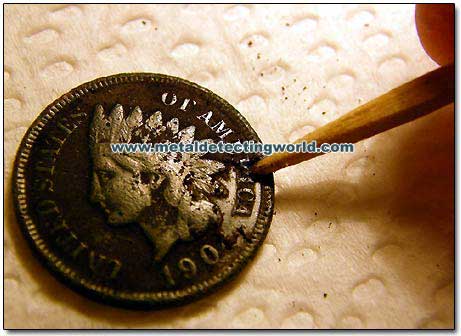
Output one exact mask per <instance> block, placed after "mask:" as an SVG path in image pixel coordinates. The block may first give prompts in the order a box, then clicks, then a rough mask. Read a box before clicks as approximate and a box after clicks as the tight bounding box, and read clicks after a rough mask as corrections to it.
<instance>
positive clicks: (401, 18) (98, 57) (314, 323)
mask: <svg viewBox="0 0 461 336" xmlns="http://www.w3.org/2000/svg"><path fill="white" fill-rule="evenodd" d="M413 13H414V8H413V6H412V5H334V6H333V5H330V6H322V5H286V6H281V5H278V6H271V5H243V4H238V5H198V4H195V5H131V6H130V5H110V6H109V5H89V4H83V5H73V4H72V5H27V6H25V5H12V4H7V5H6V6H5V22H6V24H5V58H4V61H5V70H4V78H5V97H4V109H5V113H4V122H5V124H4V125H5V128H4V137H5V180H4V182H5V201H6V203H5V240H4V242H5V282H4V285H5V288H4V290H5V307H4V308H5V327H7V328H56V327H61V328H171V327H173V328H232V327H235V328H451V327H453V325H454V322H453V309H454V302H453V291H454V290H453V286H454V285H453V282H452V279H453V258H454V251H453V249H452V246H453V227H452V223H453V208H452V206H451V205H452V204H453V195H452V190H451V186H452V181H451V180H450V178H449V175H450V171H448V172H447V173H444V174H442V175H443V176H442V175H441V174H439V173H438V171H439V170H440V169H441V168H440V166H441V165H442V167H445V168H442V169H445V170H447V169H450V167H452V166H453V163H452V162H451V161H450V158H452V152H453V144H452V138H450V136H452V134H450V132H448V131H446V130H449V129H450V127H451V128H452V124H450V118H452V115H453V114H452V113H453V111H452V110H450V109H448V111H441V113H438V115H434V116H428V117H426V118H423V119H421V120H419V121H417V122H415V123H414V124H411V125H406V126H403V127H400V128H398V129H395V130H391V131H389V132H387V133H385V134H381V135H378V136H377V137H374V138H372V139H368V140H366V141H364V142H362V143H361V144H359V145H358V146H357V148H356V152H355V153H353V154H350V155H349V154H334V155H328V156H323V157H319V158H317V159H315V160H312V161H309V162H306V163H302V164H300V165H298V166H295V167H291V168H288V169H286V170H284V171H280V172H278V173H277V174H276V201H275V204H276V215H275V216H274V219H273V223H272V226H271V230H270V232H269V234H268V237H267V239H266V241H265V243H264V244H263V246H262V247H261V249H260V251H259V253H258V255H257V257H256V258H255V260H254V262H252V263H251V264H250V265H249V267H248V268H247V269H246V271H245V272H243V274H241V275H240V276H239V277H238V278H237V279H236V280H235V281H234V282H233V283H232V284H230V285H229V286H227V287H225V288H224V289H223V290H221V291H219V292H217V293H216V294H214V295H212V296H210V297H208V298H205V299H203V300H200V301H198V302H195V303H192V304H190V305H187V306H184V307H180V308H175V309H169V310H166V311H156V312H131V311H124V310H119V309H116V308H112V307H106V306H102V305H99V304H97V303H94V302H91V301H88V300H87V299H85V298H83V297H81V296H80V295H78V294H76V293H74V292H72V291H71V290H69V289H67V288H66V287H64V286H62V285H61V284H60V283H58V282H57V281H56V280H55V279H54V278H53V277H52V276H51V275H49V274H48V273H47V272H46V270H45V269H43V267H42V266H41V265H39V264H38V262H37V261H36V260H35V259H34V258H33V256H32V254H31V252H30V250H29V248H28V246H27V245H26V243H25V242H24V241H23V239H22V238H21V233H20V232H19V229H18V226H17V225H16V221H15V218H14V215H13V211H12V204H11V203H12V202H11V201H10V198H11V192H10V189H11V170H12V166H13V159H14V155H15V151H16V150H17V147H18V145H19V142H20V141H21V138H22V136H23V135H24V133H25V131H26V130H27V127H28V126H29V125H30V123H31V122H32V121H33V120H34V119H35V118H36V116H37V115H38V114H39V113H40V112H41V111H42V110H43V108H44V107H45V106H46V105H47V104H49V103H50V102H52V101H53V100H54V99H56V98H57V97H59V96H60V95H61V94H63V93H65V92H67V91H68V90H69V89H71V88H73V87H76V86H77V85H78V84H80V83H82V82H85V81H89V80H92V79H94V78H97V77H100V76H106V75H110V74H113V73H121V72H135V71H136V72H139V71H143V72H158V73H166V74H169V75H174V76H179V77H183V78H186V79H189V80H192V81H195V82H197V83H199V84H201V85H204V86H206V87H207V88H209V89H211V90H212V91H214V92H216V93H217V94H218V95H220V96H222V97H224V98H225V99H226V100H228V101H229V102H230V103H231V104H233V105H234V106H236V107H237V108H238V109H239V111H240V112H241V113H242V114H243V115H244V116H245V118H247V120H248V121H249V122H250V123H251V125H252V126H253V128H254V129H255V130H256V131H257V132H258V134H259V135H260V137H261V138H262V139H263V141H265V142H286V141H288V140H290V141H291V140H295V139H296V138H299V137H300V136H302V135H304V134H305V133H306V132H310V131H312V130H314V129H316V128H318V127H320V126H321V125H323V124H325V123H327V122H329V121H331V120H334V119H336V118H337V117H339V116H341V115H342V114H344V113H346V112H347V111H348V110H350V109H352V108H354V107H356V106H358V105H360V104H363V103H365V102H367V101H368V100H370V99H372V98H374V97H376V96H378V95H380V94H383V93H384V92H386V91H387V90H389V89H391V88H393V87H395V86H397V85H400V84H402V83H403V82H405V81H407V80H410V79H412V78H415V77H417V76H419V75H422V74H423V73H425V72H427V71H429V70H431V69H433V68H435V64H434V63H433V62H432V61H431V60H430V59H429V58H428V56H427V55H426V54H425V52H424V50H423V49H422V47H421V45H420V44H419V41H418V38H417V35H416V30H415V24H414V19H413ZM450 113H451V114H450ZM450 125H451V126H450ZM434 133H435V135H434ZM427 134H433V136H434V137H436V136H438V138H437V141H430V142H428V141H427V140H426V141H425V140H424V139H426V138H427V137H426V135H427ZM442 145H443V146H442ZM450 146H451V147H450ZM420 162H423V163H424V166H421V163H420ZM445 176H448V177H445ZM435 177H437V178H435ZM428 181H430V182H428ZM415 195H424V198H421V197H416V196H415ZM450 212H451V213H450Z"/></svg>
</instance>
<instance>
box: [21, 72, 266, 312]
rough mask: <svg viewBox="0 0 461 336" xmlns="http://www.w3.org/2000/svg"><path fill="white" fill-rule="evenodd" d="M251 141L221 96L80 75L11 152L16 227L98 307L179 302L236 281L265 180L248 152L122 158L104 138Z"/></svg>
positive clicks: (139, 76)
mask: <svg viewBox="0 0 461 336" xmlns="http://www.w3.org/2000/svg"><path fill="white" fill-rule="evenodd" d="M249 140H253V141H255V142H259V141H260V140H259V138H258V136H257V134H256V133H255V131H254V130H253V129H252V128H251V126H250V125H249V124H248V122H247V121H246V120H245V119H244V118H243V117H242V116H241V115H240V114H239V112H238V111H237V110H236V109H234V108H233V107H232V106H231V105H230V104H229V103H227V102H226V101H225V100H223V99H222V98H220V97H218V96H217V95H215V94H214V93H212V92H211V91H209V90H207V89H205V88H202V87H200V86H199V85H197V84H194V83H191V82H188V81H186V80H183V79H180V78H176V77H171V76H166V75H160V74H149V73H133V74H119V75H114V76H110V77H104V78H99V79H96V80H94V81H91V82H88V83H85V84H83V85H81V86H79V87H77V88H75V89H73V90H71V91H70V92H68V93H67V94H65V95H63V96H62V97H61V98H59V99H57V100H56V101H55V102H53V103H52V104H50V105H49V106H47V107H46V108H45V110H44V111H43V112H42V113H41V114H40V116H39V117H38V118H37V119H36V120H35V122H34V123H33V124H32V126H31V127H30V128H29V130H28V131H27V133H26V135H25V136H24V139H23V140H22V143H21V146H20V148H19V151H18V153H17V156H16V162H15V168H14V175H13V180H14V181H13V182H14V183H13V189H14V190H13V191H14V196H15V197H14V199H15V207H16V214H17V218H18V221H19V223H20V225H21V228H22V231H23V233H24V235H25V237H26V238H27V240H28V241H29V243H30V245H31V246H32V248H33V250H34V251H35V252H36V254H37V256H38V257H39V258H40V260H41V261H43V263H44V265H45V266H46V267H47V268H48V269H49V270H50V271H51V272H52V273H53V274H54V275H55V276H56V277H57V278H59V279H60V280H61V281H62V282H64V283H65V284H67V285H69V286H70V287H71V288H73V289H75V290H77V291H78V292H80V293H82V294H84V295H86V296H88V297H90V298H92V299H95V300H98V301H100V302H103V303H107V304H112V305H118V306H123V307H127V308H134V309H150V308H162V307H167V306H172V305H180V304H185V303H187V302H190V301H191V300H194V299H197V298H199V297H201V296H203V295H205V294H208V293H211V292H212V291H214V290H216V289H217V288H218V287H219V286H221V285H223V284H224V283H225V282H227V281H229V280H230V279H232V278H233V277H235V276H236V275H237V274H238V272H239V271H240V270H241V269H242V267H243V266H244V265H245V264H247V262H248V261H249V260H250V259H251V257H252V256H254V254H255V252H256V250H257V248H258V247H259V246H260V244H261V243H262V241H263V240H264V238H265V236H266V233H267V231H268V229H269V226H270V222H271V219H272V212H273V206H274V202H273V198H274V196H273V190H274V182H273V176H272V175H267V176H254V175H252V174H251V173H250V171H249V169H248V164H249V163H251V162H254V161H255V160H257V156H256V154H245V153H240V154H237V153H233V154H225V153H156V154H155V155H149V154H145V153H130V154H126V153H125V154H120V153H114V152H112V150H111V147H110V144H113V143H160V142H161V143H166V142H170V143H173V142H177V143H184V144H187V143H192V142H193V141H201V142H204V141H208V142H215V143H217V142H219V141H224V142H226V143H227V142H238V141H240V142H243V141H249Z"/></svg>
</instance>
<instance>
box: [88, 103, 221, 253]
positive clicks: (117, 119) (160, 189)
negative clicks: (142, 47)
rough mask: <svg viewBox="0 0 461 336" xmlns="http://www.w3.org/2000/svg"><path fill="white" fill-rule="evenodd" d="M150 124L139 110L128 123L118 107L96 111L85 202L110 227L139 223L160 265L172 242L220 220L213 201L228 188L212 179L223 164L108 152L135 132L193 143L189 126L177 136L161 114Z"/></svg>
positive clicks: (196, 157) (197, 157) (174, 126)
mask: <svg viewBox="0 0 461 336" xmlns="http://www.w3.org/2000/svg"><path fill="white" fill-rule="evenodd" d="M149 119H152V120H151V121H150V122H149V120H148V121H147V122H146V123H143V122H142V111H141V109H140V108H139V107H135V108H134V110H133V112H132V113H131V114H130V115H129V116H128V117H127V118H125V117H124V112H123V107H122V106H121V105H116V106H115V107H114V108H113V109H112V112H111V114H110V115H109V116H108V117H106V116H105V114H104V110H103V108H102V107H101V106H100V105H98V106H97V107H96V110H95V114H94V116H93V122H92V125H91V128H90V137H89V140H90V148H91V158H92V163H93V166H92V172H91V194H90V200H91V202H92V203H95V204H98V205H99V206H100V207H101V208H102V209H104V211H105V212H106V214H107V221H108V223H109V224H110V225H113V226H120V225H123V224H128V223H138V224H139V225H140V226H141V228H142V229H143V230H144V232H145V234H146V236H147V237H148V238H149V240H150V241H151V242H152V243H153V244H154V247H155V256H154V259H155V260H156V261H160V260H161V259H162V258H163V256H165V254H166V253H167V252H168V251H169V249H170V248H171V246H172V245H173V244H174V243H175V242H176V241H178V240H182V241H187V240H191V239H193V237H194V236H196V235H197V234H201V233H203V232H204V231H205V230H206V229H207V228H209V227H213V226H214V227H217V226H218V225H219V224H220V223H222V220H223V216H222V214H221V211H220V209H219V208H218V207H217V206H216V205H215V204H214V203H213V201H212V198H214V197H216V198H223V197H226V195H227V189H226V188H225V187H224V186H223V185H222V184H221V183H220V182H219V181H218V180H217V179H215V174H217V173H219V172H222V171H224V169H225V166H224V164H222V163H220V162H218V161H214V160H208V159H202V158H201V156H200V155H198V154H190V155H184V156H183V155H179V156H176V155H173V154H169V153H159V154H157V153H155V154H151V155H146V154H145V153H124V154H120V153H113V152H112V151H111V148H110V143H121V142H129V141H130V139H132V138H133V136H134V135H136V131H137V130H138V129H139V127H144V128H145V129H147V130H148V131H149V132H150V134H160V133H162V132H169V133H170V134H171V135H172V137H173V138H174V139H175V140H176V141H178V140H179V141H182V142H186V143H187V142H190V141H192V140H193V139H194V132H195V128H194V127H192V126H189V127H187V128H185V129H184V130H181V131H179V129H178V128H177V120H176V122H173V121H174V120H173V121H170V122H167V123H166V124H165V125H166V126H164V125H163V122H162V121H161V113H160V112H156V113H155V114H154V115H153V116H151V117H150V118H149ZM146 125H147V126H148V127H147V128H146ZM149 125H151V126H149ZM152 125H153V126H152Z"/></svg>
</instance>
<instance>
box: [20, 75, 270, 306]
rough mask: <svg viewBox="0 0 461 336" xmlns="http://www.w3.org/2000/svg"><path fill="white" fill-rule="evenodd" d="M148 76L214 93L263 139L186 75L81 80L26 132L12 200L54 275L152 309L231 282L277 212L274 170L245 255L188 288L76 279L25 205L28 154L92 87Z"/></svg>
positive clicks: (95, 295) (98, 294)
mask: <svg viewBox="0 0 461 336" xmlns="http://www.w3.org/2000/svg"><path fill="white" fill-rule="evenodd" d="M145 80H148V81H153V82H156V83H166V84H172V83H173V84H174V83H178V82H179V83H180V84H182V85H186V86H192V87H193V88H195V89H197V90H200V91H202V92H203V94H204V95H208V96H210V97H211V98H212V99H213V101H215V102H217V103H218V106H219V105H221V106H222V107H223V110H224V111H226V112H227V113H232V115H233V116H235V117H237V118H238V119H239V120H240V122H242V123H243V124H244V126H245V127H246V129H245V131H246V133H247V134H245V135H248V136H249V137H252V138H253V140H254V141H260V139H259V137H258V135H257V134H256V132H255V131H254V130H253V128H252V127H251V126H250V125H249V123H248V122H247V120H246V119H245V118H244V117H243V116H242V115H241V114H240V113H239V112H238V111H237V110H236V109H235V108H234V107H233V106H232V105H231V104H229V103H228V102H227V101H226V100H224V99H223V98H221V97H219V96H218V95H216V94H214V93H213V92H212V91H210V90H208V89H206V88H204V87H202V86H200V85H198V84H195V83H193V82H190V81H187V80H185V79H182V78H178V77H174V76H169V75H163V74H157V73H144V72H140V73H121V74H116V75H111V76H107V77H101V78H97V79H95V80H92V81H89V82H87V83H84V84H81V85H79V86H78V87H76V88H74V89H72V90H71V91H69V92H68V93H66V94H64V95H62V96H61V97H60V98H58V99H56V100H55V101H54V102H53V103H51V104H50V105H48V106H47V107H46V108H45V109H44V110H43V111H42V113H40V115H39V116H38V117H37V119H36V120H35V121H34V122H33V124H32V125H31V126H30V127H29V129H28V130H27V132H26V134H25V135H24V137H23V139H22V141H21V145H20V147H19V149H18V152H17V154H16V159H15V164H14V170H13V196H14V197H13V200H14V201H13V202H14V206H15V212H16V217H17V219H18V221H19V224H20V226H21V230H22V231H23V234H24V235H25V237H26V238H27V240H28V242H29V244H30V245H31V246H32V249H33V250H34V251H35V252H36V253H37V254H38V256H39V259H40V260H41V261H42V262H43V263H44V264H45V266H46V267H47V268H48V269H49V270H50V271H51V273H52V274H54V275H55V276H57V278H58V279H60V280H61V281H63V282H64V283H65V284H66V285H68V286H70V287H72V288H73V289H74V290H76V291H78V292H80V293H82V294H84V295H86V296H87V297H89V298H91V299H96V300H98V301H101V302H103V303H110V304H113V305H119V306H123V307H126V308H135V309H139V308H141V309H144V308H148V309H150V308H159V307H166V306H176V305H180V304H184V303H186V301H191V300H194V299H198V298H199V297H202V296H204V295H206V294H211V293H212V292H214V291H215V290H216V289H218V288H219V287H221V286H222V285H224V284H225V283H227V282H229V281H230V280H232V279H233V278H234V277H235V276H236V275H237V274H239V273H240V271H241V269H242V268H243V267H244V266H245V265H246V264H247V263H248V262H249V261H250V260H251V259H252V258H253V257H254V255H255V253H256V251H257V250H258V247H259V246H260V245H261V244H262V242H263V241H264V238H265V236H266V235H267V232H268V230H269V227H270V224H271V221H272V215H273V210H274V178H273V174H270V175H268V176H267V178H268V181H269V185H264V186H262V187H261V202H260V207H259V209H258V215H257V219H256V224H255V226H254V229H253V234H252V236H251V238H250V242H248V243H246V245H245V247H244V248H243V249H242V251H241V253H240V254H239V255H238V256H237V257H236V258H235V259H234V260H233V261H232V262H231V263H230V264H229V265H228V266H226V267H225V269H224V271H221V272H219V273H218V274H216V275H214V276H213V277H212V278H211V279H208V280H204V281H202V282H200V283H198V284H192V285H191V286H188V287H186V288H184V289H178V290H172V291H168V290H166V291H158V292H129V291H120V290H115V289H113V288H110V287H108V286H102V285H97V284H95V283H92V282H91V281H88V280H87V279H82V278H81V277H78V275H77V272H75V271H73V270H72V269H71V268H70V267H68V266H66V265H65V264H64V263H63V261H62V260H60V258H59V257H58V256H56V255H55V254H54V253H53V252H51V251H50V250H49V249H48V247H47V245H46V242H45V241H44V240H43V239H42V238H41V237H40V236H39V234H38V231H37V226H36V224H35V223H34V221H33V220H32V217H31V216H30V215H29V212H28V205H27V195H26V179H27V177H26V176H25V169H26V167H27V164H28V162H29V155H30V152H31V150H32V147H33V145H34V143H35V140H36V139H37V138H38V136H39V134H40V132H41V131H42V129H43V128H44V126H45V125H46V123H47V122H48V121H50V120H52V119H53V117H54V116H55V115H56V114H58V113H60V111H61V110H62V109H63V108H64V107H65V106H67V105H68V104H70V103H72V102H73V101H74V100H75V99H77V98H81V97H83V96H85V95H86V94H88V93H91V92H90V90H95V89H96V90H98V89H102V88H105V87H110V86H112V85H117V84H122V83H129V82H142V81H145Z"/></svg>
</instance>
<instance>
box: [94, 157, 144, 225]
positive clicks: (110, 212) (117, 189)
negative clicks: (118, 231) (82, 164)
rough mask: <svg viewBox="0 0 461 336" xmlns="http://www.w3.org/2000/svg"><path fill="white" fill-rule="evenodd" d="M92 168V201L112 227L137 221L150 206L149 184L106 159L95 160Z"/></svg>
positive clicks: (139, 175) (98, 158) (136, 174)
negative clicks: (101, 209)
mask: <svg viewBox="0 0 461 336" xmlns="http://www.w3.org/2000/svg"><path fill="white" fill-rule="evenodd" d="M93 165H94V166H93V174H92V190H91V201H92V202H94V203H98V204H99V205H100V206H101V207H102V208H103V209H104V211H105V212H106V214H107V216H108V222H109V223H110V224H112V225H122V224H125V223H131V222H136V221H137V220H138V218H139V215H140V213H141V211H142V210H143V209H144V208H146V207H148V206H150V205H151V201H152V199H151V198H152V196H151V184H150V183H145V181H143V180H142V179H141V173H139V172H134V171H131V170H129V169H126V168H124V167H122V166H121V165H120V164H118V163H117V162H116V161H115V160H113V159H111V158H110V157H108V156H100V157H96V158H94V160H93Z"/></svg>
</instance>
